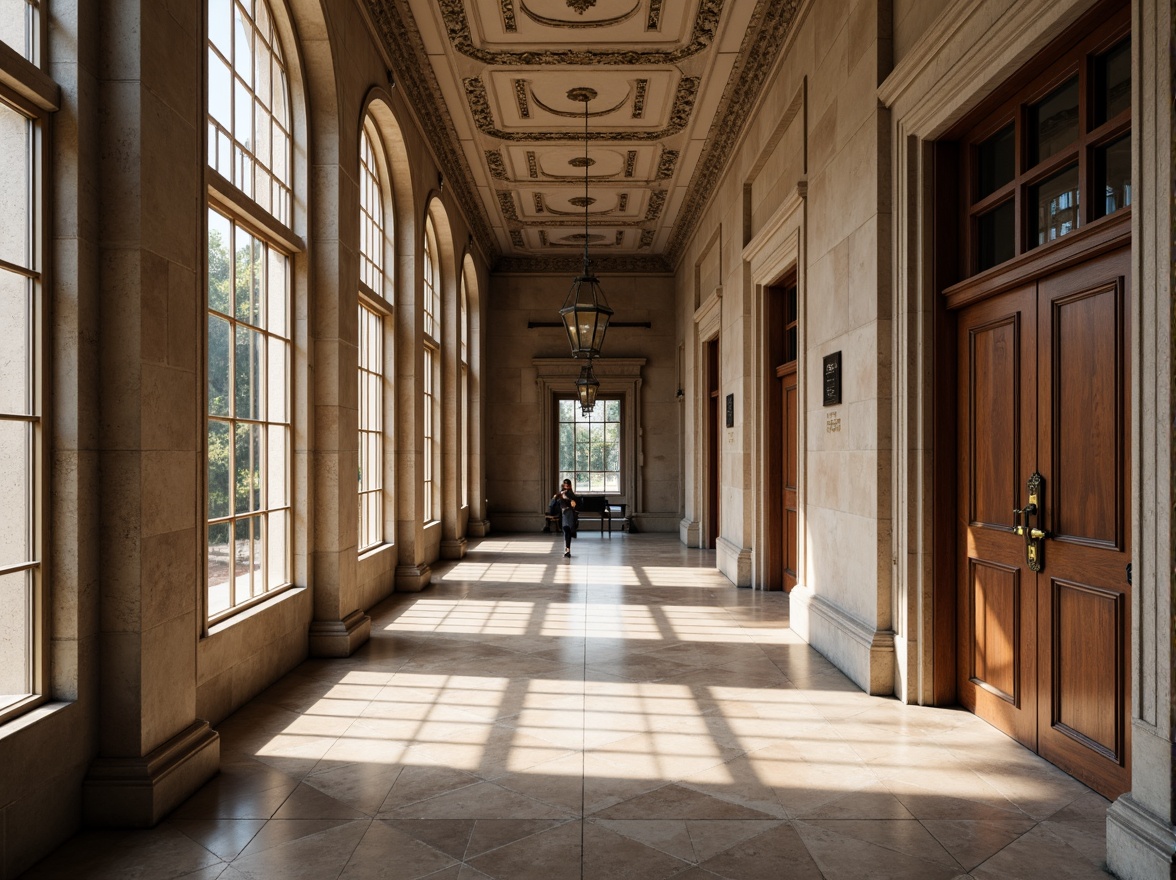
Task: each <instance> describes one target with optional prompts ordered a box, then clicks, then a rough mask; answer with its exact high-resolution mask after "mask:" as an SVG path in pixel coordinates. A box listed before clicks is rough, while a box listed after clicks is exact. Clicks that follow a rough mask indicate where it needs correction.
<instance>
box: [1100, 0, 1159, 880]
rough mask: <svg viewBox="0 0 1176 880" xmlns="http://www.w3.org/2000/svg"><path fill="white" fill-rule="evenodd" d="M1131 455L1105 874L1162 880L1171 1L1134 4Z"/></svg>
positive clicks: (1147, 0)
mask: <svg viewBox="0 0 1176 880" xmlns="http://www.w3.org/2000/svg"><path fill="white" fill-rule="evenodd" d="M1132 5H1133V9H1132V22H1131V36H1132V54H1133V58H1132V80H1133V83H1134V86H1133V89H1132V91H1133V94H1132V108H1131V109H1132V114H1131V115H1132V120H1133V131H1132V145H1133V149H1134V157H1133V160H1134V161H1133V165H1134V167H1133V169H1132V172H1133V173H1132V180H1133V182H1134V186H1135V190H1134V192H1133V193H1132V201H1133V205H1132V208H1131V210H1132V218H1131V222H1132V230H1131V233H1132V236H1131V237H1132V244H1133V246H1132V252H1131V257H1132V267H1131V288H1132V295H1133V297H1134V299H1135V302H1134V304H1133V306H1134V309H1133V314H1134V315H1135V316H1136V318H1137V320H1134V321H1133V326H1132V328H1131V329H1132V333H1133V339H1132V358H1133V363H1132V370H1131V372H1132V375H1133V376H1136V377H1137V379H1136V381H1135V389H1136V392H1137V393H1136V394H1135V395H1134V397H1133V399H1132V402H1131V405H1132V411H1133V420H1132V421H1133V424H1132V432H1131V433H1132V437H1133V438H1135V449H1136V450H1137V454H1136V455H1133V456H1132V458H1133V461H1134V462H1135V473H1134V474H1133V475H1132V487H1131V492H1132V497H1133V498H1134V499H1135V500H1134V506H1133V510H1132V518H1133V519H1132V530H1131V531H1132V534H1133V535H1134V542H1133V546H1132V548H1131V558H1132V569H1133V572H1132V573H1133V577H1132V581H1133V591H1132V608H1131V615H1132V621H1133V632H1132V637H1131V658H1132V663H1131V672H1132V675H1131V682H1132V685H1131V710H1132V716H1133V717H1132V725H1131V791H1129V792H1128V793H1126V794H1124V795H1123V796H1121V797H1120V798H1118V799H1117V800H1116V801H1115V802H1114V804H1112V805H1111V808H1110V810H1109V811H1108V813H1107V864H1108V866H1109V867H1110V869H1111V870H1112V871H1113V872H1114V873H1115V874H1116V875H1117V876H1119V877H1121V878H1124V880H1136V878H1138V880H1143V878H1159V877H1164V878H1168V877H1172V876H1173V875H1174V860H1173V852H1174V850H1176V833H1174V829H1173V818H1174V807H1176V803H1174V798H1173V792H1174V789H1176V775H1174V774H1173V761H1172V757H1173V739H1172V736H1173V730H1174V725H1173V709H1174V707H1176V700H1174V699H1173V697H1174V694H1173V684H1174V682H1173V677H1172V663H1173V661H1174V660H1176V650H1174V644H1173V629H1172V591H1173V584H1174V581H1173V558H1172V550H1173V546H1174V545H1176V544H1174V541H1173V533H1172V528H1173V517H1172V502H1173V485H1172V475H1173V468H1172V464H1173V443H1172V441H1173V427H1172V416H1173V411H1172V391H1173V384H1174V383H1173V373H1172V338H1173V335H1172V329H1173V322H1174V319H1176V317H1174V316H1176V313H1174V310H1173V303H1172V273H1173V266H1174V264H1173V252H1172V243H1173V226H1172V223H1173V219H1174V218H1176V212H1174V211H1173V198H1174V195H1176V191H1174V189H1173V183H1174V176H1173V171H1172V169H1173V163H1174V162H1176V138H1174V137H1173V132H1174V131H1176V111H1174V107H1176V105H1174V103H1173V102H1174V100H1176V81H1174V80H1173V73H1174V71H1173V62H1172V54H1171V53H1172V51H1173V49H1174V48H1176V32H1174V30H1173V20H1174V18H1176V16H1174V15H1173V10H1174V9H1176V3H1174V2H1173V0H1135V2H1134V3H1133V4H1132Z"/></svg>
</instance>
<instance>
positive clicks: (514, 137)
mask: <svg viewBox="0 0 1176 880" xmlns="http://www.w3.org/2000/svg"><path fill="white" fill-rule="evenodd" d="M700 81H701V80H700V78H699V77H697V76H684V77H682V78H681V79H679V80H678V87H677V89H676V90H675V92H674V106H673V109H672V110H671V111H670V124H669V125H668V126H666V127H665V128H662V129H658V130H657V131H632V130H629V131H589V132H588V133H587V135H585V133H584V132H580V131H505V130H504V129H501V128H498V127H497V125H496V124H495V121H494V111H493V110H491V109H490V96H489V94H488V93H487V91H486V83H485V81H483V79H482V77H480V76H467V77H465V78H464V79H463V80H462V84H463V85H464V86H465V93H466V100H467V101H468V102H469V105H470V113H471V114H472V115H473V117H474V124H475V125H477V126H478V130H479V131H480V132H482V134H484V135H488V136H490V137H492V138H497V139H498V140H500V141H524V142H526V143H582V142H583V141H584V139H585V137H587V139H588V140H590V141H608V142H616V141H619V142H622V143H624V142H632V141H660V140H663V139H664V138H668V137H671V136H673V135H675V134H677V133H678V132H680V131H681V130H682V129H684V128H685V127H686V124H687V123H688V122H690V114H691V113H693V112H694V103H695V100H696V99H697V98H698V84H699V82H700ZM516 82H519V83H521V82H522V80H516ZM517 94H518V91H517V90H516V95H517ZM531 100H532V101H535V103H536V104H538V103H539V102H538V101H536V100H535V93H534V92H531ZM627 100H628V97H627V96H626V98H625V101H627ZM625 101H622V102H621V104H618V105H617V107H620V106H622V105H623V104H624V103H625ZM540 106H543V105H540ZM523 107H524V104H523V103H522V102H520V104H519V110H520V115H521V116H522V117H523V118H524V119H525V118H528V117H529V116H530V112H529V111H528V112H524V111H523ZM617 107H613V108H610V109H609V110H607V111H604V112H605V113H612V112H613V111H615V110H616V109H617ZM544 109H550V108H547V107H544ZM553 112H554V111H553ZM559 115H560V116H568V117H573V118H581V119H582V118H583V114H582V113H562V112H561V113H559ZM589 115H591V114H589Z"/></svg>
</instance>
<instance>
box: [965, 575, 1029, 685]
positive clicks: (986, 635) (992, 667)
mask: <svg viewBox="0 0 1176 880" xmlns="http://www.w3.org/2000/svg"><path fill="white" fill-rule="evenodd" d="M968 568H969V570H970V576H969V578H968V580H969V582H970V587H971V596H970V601H969V603H968V604H969V606H970V609H971V614H970V620H969V632H968V636H967V640H968V642H970V643H971V667H972V668H971V675H970V678H971V680H972V682H973V683H974V684H977V685H979V686H980V687H982V688H984V689H985V690H987V691H988V692H989V693H991V694H993V695H994V696H996V697H999V698H1000V699H1002V700H1004V701H1005V702H1007V703H1009V704H1010V705H1012V706H1016V705H1017V704H1018V701H1019V700H1020V699H1021V698H1022V697H1023V696H1024V695H1023V694H1022V693H1021V675H1020V666H1021V661H1022V659H1023V657H1024V652H1022V651H1021V650H1020V645H1021V639H1022V636H1023V632H1022V627H1021V607H1022V596H1021V572H1020V570H1019V569H1016V568H1011V567H1009V566H1007V565H1000V564H997V563H992V562H987V561H985V560H981V559H969V560H968Z"/></svg>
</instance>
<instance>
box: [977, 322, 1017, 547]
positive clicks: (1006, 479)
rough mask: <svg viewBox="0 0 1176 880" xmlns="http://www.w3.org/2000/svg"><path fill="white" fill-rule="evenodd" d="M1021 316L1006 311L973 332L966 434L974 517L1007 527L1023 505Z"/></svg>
mask: <svg viewBox="0 0 1176 880" xmlns="http://www.w3.org/2000/svg"><path fill="white" fill-rule="evenodd" d="M1021 336H1022V334H1021V316H1020V315H1019V314H1017V313H1013V314H1010V315H1003V316H1001V317H1000V318H998V319H997V320H996V321H994V322H992V323H989V324H985V325H981V326H978V327H973V328H970V329H969V331H968V349H969V351H968V372H969V394H968V407H969V409H970V413H969V422H970V424H971V425H972V426H973V430H972V431H971V432H970V434H968V435H966V436H967V438H968V442H969V444H970V445H971V467H970V468H969V472H968V477H969V483H970V486H969V489H970V492H969V494H970V496H971V499H972V503H971V509H970V511H969V521H970V522H971V523H972V524H973V525H986V526H996V527H998V528H1007V527H1009V526H1010V525H1011V523H1012V510H1013V508H1014V507H1017V506H1019V505H1018V504H1017V503H1016V502H1017V500H1018V495H1019V492H1018V489H1017V482H1018V480H1017V475H1018V474H1020V472H1021V467H1020V454H1019V453H1020V437H1021V435H1022V433H1023V426H1022V424H1021V383H1020V366H1021V358H1020V357H1018V356H1017V353H1018V352H1020V351H1021V345H1022V340H1021Z"/></svg>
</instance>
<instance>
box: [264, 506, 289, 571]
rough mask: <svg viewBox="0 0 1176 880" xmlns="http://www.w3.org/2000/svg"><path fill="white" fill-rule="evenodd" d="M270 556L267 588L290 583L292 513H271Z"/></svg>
mask: <svg viewBox="0 0 1176 880" xmlns="http://www.w3.org/2000/svg"><path fill="white" fill-rule="evenodd" d="M266 534H267V536H268V538H269V558H268V560H267V563H268V564H267V566H266V575H267V579H266V588H267V589H271V590H272V589H273V588H274V587H281V586H284V585H286V584H288V583H290V562H289V556H290V551H289V549H288V548H289V541H290V513H289V511H285V510H278V511H274V512H273V513H271V514H270V515H269V529H268V531H267V533H266Z"/></svg>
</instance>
